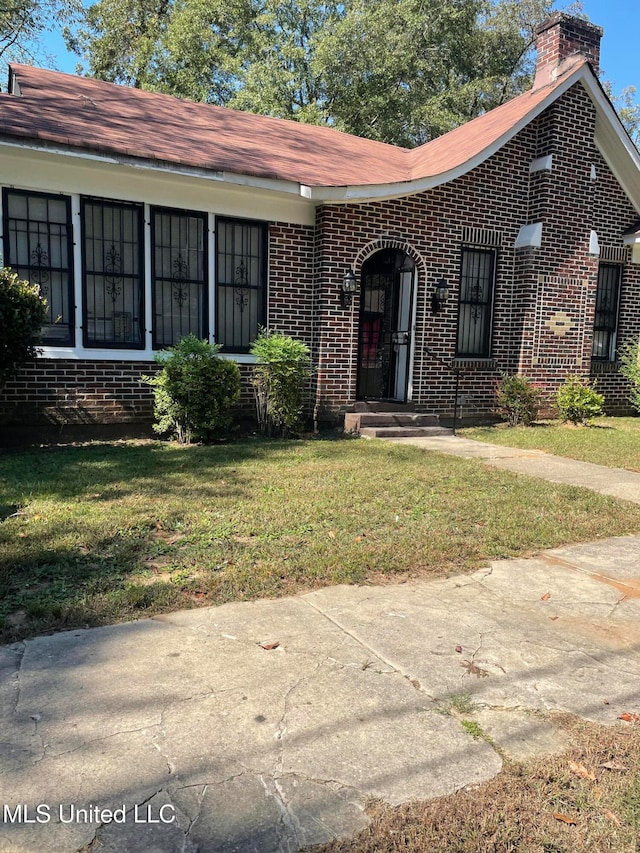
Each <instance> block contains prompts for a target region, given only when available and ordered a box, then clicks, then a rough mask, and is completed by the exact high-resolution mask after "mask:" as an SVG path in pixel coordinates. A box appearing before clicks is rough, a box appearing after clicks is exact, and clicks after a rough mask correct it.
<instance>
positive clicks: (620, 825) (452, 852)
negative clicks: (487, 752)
mask: <svg viewBox="0 0 640 853" xmlns="http://www.w3.org/2000/svg"><path fill="white" fill-rule="evenodd" d="M549 719H551V720H552V721H553V722H554V724H555V726H557V727H558V728H559V729H561V730H562V732H563V734H564V736H565V737H566V738H568V739H569V741H570V742H571V744H572V746H571V748H570V749H568V750H567V751H565V752H563V753H562V754H559V755H554V756H545V757H544V758H540V759H536V760H533V761H527V762H523V763H517V762H507V763H506V764H505V766H504V768H503V770H502V772H501V773H500V774H498V776H496V777H495V778H494V779H491V780H490V781H489V782H486V783H484V784H482V785H478V786H474V787H473V788H469V789H466V790H462V791H458V792H457V793H455V794H451V795H449V796H445V797H439V798H437V799H435V800H430V801H429V802H426V803H409V804H407V805H403V806H399V807H397V808H392V807H389V806H385V805H384V804H382V803H372V804H370V806H369V809H368V812H369V816H370V818H371V823H370V824H369V826H368V827H367V828H366V829H365V830H364V831H363V832H361V833H360V834H359V835H358V836H356V837H355V838H351V839H347V840H341V841H336V842H333V843H331V844H326V845H323V846H316V847H314V848H309V849H312V850H313V853H400V851H402V853H516V851H518V853H605V851H612V853H637V851H638V850H639V849H640V846H639V839H640V726H639V725H638V723H631V724H629V723H624V722H620V723H619V725H618V726H616V727H613V728H607V727H604V726H599V725H596V724H593V723H587V722H584V721H581V720H577V719H575V718H572V717H569V716H563V715H555V716H550V717H549Z"/></svg>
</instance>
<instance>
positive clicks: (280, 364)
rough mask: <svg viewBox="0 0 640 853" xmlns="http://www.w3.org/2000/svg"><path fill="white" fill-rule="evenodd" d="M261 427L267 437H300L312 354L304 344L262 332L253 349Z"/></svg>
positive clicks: (258, 414) (257, 408) (259, 424)
mask: <svg viewBox="0 0 640 853" xmlns="http://www.w3.org/2000/svg"><path fill="white" fill-rule="evenodd" d="M251 352H252V354H253V355H255V357H256V358H257V360H258V363H257V364H256V366H255V368H254V371H253V380H252V381H253V388H254V392H255V399H256V414H257V417H258V426H259V428H260V431H261V432H262V433H264V434H265V435H269V436H273V435H281V436H282V437H283V438H286V437H287V436H289V435H299V434H300V433H301V432H302V429H303V420H302V413H303V410H304V404H305V401H306V398H307V395H308V391H309V379H310V378H311V355H310V353H309V348H308V347H307V346H306V345H305V344H303V343H302V342H301V341H296V340H294V339H293V338H290V337H288V336H287V335H283V334H282V333H280V332H272V331H269V330H268V329H261V330H260V334H259V335H258V337H257V338H256V340H255V343H254V344H253V346H252V348H251Z"/></svg>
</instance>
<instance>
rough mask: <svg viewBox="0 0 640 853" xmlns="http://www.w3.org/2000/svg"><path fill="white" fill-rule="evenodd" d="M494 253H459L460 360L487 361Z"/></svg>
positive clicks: (480, 250)
mask: <svg viewBox="0 0 640 853" xmlns="http://www.w3.org/2000/svg"><path fill="white" fill-rule="evenodd" d="M495 263H496V253H495V251H493V250H492V249H470V248H463V249H462V259H461V264H460V298H459V304H458V339H457V347H456V355H457V356H458V357H459V358H489V356H490V355H491V320H492V309H493V288H494V278H495Z"/></svg>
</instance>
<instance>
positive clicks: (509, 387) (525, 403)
mask: <svg viewBox="0 0 640 853" xmlns="http://www.w3.org/2000/svg"><path fill="white" fill-rule="evenodd" d="M541 397H542V394H541V392H540V389H539V388H536V386H535V385H533V383H532V382H531V381H530V380H529V379H527V377H526V376H510V375H509V374H508V373H503V374H502V379H501V380H500V382H499V383H498V392H497V397H496V399H497V404H498V411H499V412H500V414H501V415H502V416H503V417H504V419H505V420H506V421H507V423H508V424H509V426H518V424H524V426H529V425H530V424H532V423H533V422H534V421H535V419H536V418H537V417H538V410H539V408H540V401H541Z"/></svg>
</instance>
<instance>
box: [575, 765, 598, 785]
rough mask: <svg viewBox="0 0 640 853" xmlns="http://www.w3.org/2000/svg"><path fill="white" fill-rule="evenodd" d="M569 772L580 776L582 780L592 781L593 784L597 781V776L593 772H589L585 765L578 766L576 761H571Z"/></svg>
mask: <svg viewBox="0 0 640 853" xmlns="http://www.w3.org/2000/svg"><path fill="white" fill-rule="evenodd" d="M569 770H571V772H572V773H575V774H576V776H580V778H581V779H590V780H591V781H592V782H595V781H596V774H595V773H594V772H593V770H587V768H586V767H585V766H584V764H576V762H575V761H570V762H569Z"/></svg>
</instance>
